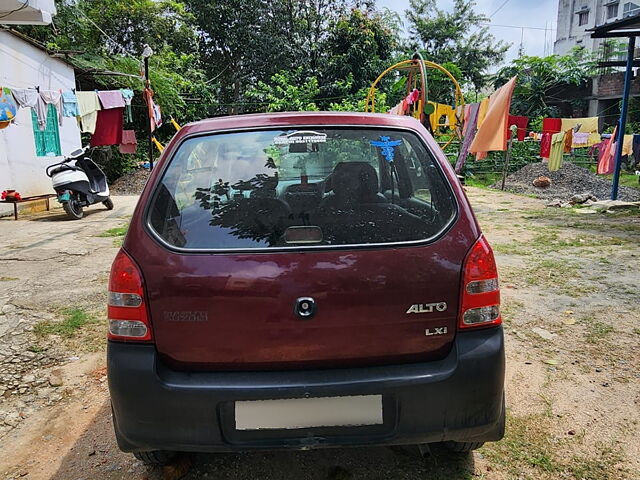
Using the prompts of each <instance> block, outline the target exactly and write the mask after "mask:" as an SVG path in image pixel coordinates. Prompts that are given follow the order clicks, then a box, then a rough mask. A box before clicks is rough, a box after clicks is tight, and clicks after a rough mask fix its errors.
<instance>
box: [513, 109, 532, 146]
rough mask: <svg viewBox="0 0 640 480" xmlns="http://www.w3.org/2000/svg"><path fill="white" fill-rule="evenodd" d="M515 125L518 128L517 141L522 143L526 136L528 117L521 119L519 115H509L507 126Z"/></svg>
mask: <svg viewBox="0 0 640 480" xmlns="http://www.w3.org/2000/svg"><path fill="white" fill-rule="evenodd" d="M511 125H515V126H516V127H518V141H519V142H522V141H524V137H525V136H526V135H527V126H528V125H529V117H522V116H519V115H509V126H511Z"/></svg>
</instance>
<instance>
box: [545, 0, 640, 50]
mask: <svg viewBox="0 0 640 480" xmlns="http://www.w3.org/2000/svg"><path fill="white" fill-rule="evenodd" d="M635 2H637V3H635ZM635 2H633V1H627V0H559V1H558V27H557V28H558V29H557V33H556V41H555V43H554V46H553V53H557V54H559V55H565V54H567V53H569V52H570V51H571V49H572V48H574V47H585V48H586V49H587V50H589V51H591V52H595V51H597V50H598V48H599V47H600V45H601V44H602V39H594V38H591V33H590V32H588V31H587V29H589V28H593V27H595V26H596V25H602V24H604V23H608V22H613V21H615V20H620V19H622V18H625V17H627V16H630V15H635V14H637V13H640V0H635Z"/></svg>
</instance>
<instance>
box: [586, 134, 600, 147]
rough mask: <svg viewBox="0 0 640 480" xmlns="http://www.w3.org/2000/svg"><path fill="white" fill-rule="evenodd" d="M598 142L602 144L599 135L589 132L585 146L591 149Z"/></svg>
mask: <svg viewBox="0 0 640 480" xmlns="http://www.w3.org/2000/svg"><path fill="white" fill-rule="evenodd" d="M600 142H602V137H600V134H599V133H598V132H591V133H590V134H589V139H588V140H587V146H588V147H591V146H593V145H597V144H599V143H600Z"/></svg>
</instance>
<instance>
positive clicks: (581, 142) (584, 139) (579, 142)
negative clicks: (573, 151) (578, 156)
mask: <svg viewBox="0 0 640 480" xmlns="http://www.w3.org/2000/svg"><path fill="white" fill-rule="evenodd" d="M590 136H591V134H590V133H586V132H575V133H574V134H573V143H572V144H571V148H582V147H588V146H589V137H590Z"/></svg>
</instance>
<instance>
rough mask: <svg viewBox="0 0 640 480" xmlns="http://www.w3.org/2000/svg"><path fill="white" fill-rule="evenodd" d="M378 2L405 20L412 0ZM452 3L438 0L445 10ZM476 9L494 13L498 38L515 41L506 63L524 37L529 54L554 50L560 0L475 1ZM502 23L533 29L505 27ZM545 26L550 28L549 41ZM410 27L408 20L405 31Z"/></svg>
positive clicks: (481, 11)
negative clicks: (405, 12)
mask: <svg viewBox="0 0 640 480" xmlns="http://www.w3.org/2000/svg"><path fill="white" fill-rule="evenodd" d="M377 4H378V6H379V7H387V8H389V9H390V10H395V11H396V12H398V13H400V14H401V16H402V17H403V20H405V19H404V11H405V10H406V9H407V8H409V0H377ZM452 5H453V2H452V1H451V0H443V1H442V0H438V6H439V7H440V8H442V9H445V10H448V9H450V8H451V6H452ZM475 9H476V11H477V12H479V13H484V14H485V15H487V16H490V15H491V25H490V26H489V31H490V32H491V34H492V35H493V36H494V37H496V39H499V40H504V41H505V42H508V43H512V44H513V45H512V46H511V48H510V49H509V51H508V52H507V55H506V58H505V61H506V62H509V61H510V60H512V59H513V58H515V57H517V56H518V48H519V46H520V41H521V40H522V42H523V44H524V52H525V54H526V55H538V56H543V55H550V54H552V53H553V41H554V40H555V28H556V20H557V16H558V0H536V1H532V0H506V2H505V0H476V7H475ZM494 12H495V13H494ZM492 14H493V15H492ZM499 25H511V26H516V27H533V28H525V29H522V28H505V27H501V26H499ZM545 27H546V28H547V29H548V30H547V32H546V43H545V30H544V29H545ZM408 28H409V26H408V25H407V24H406V22H405V30H408ZM534 28H539V29H540V30H536V29H534ZM551 29H553V30H551Z"/></svg>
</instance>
